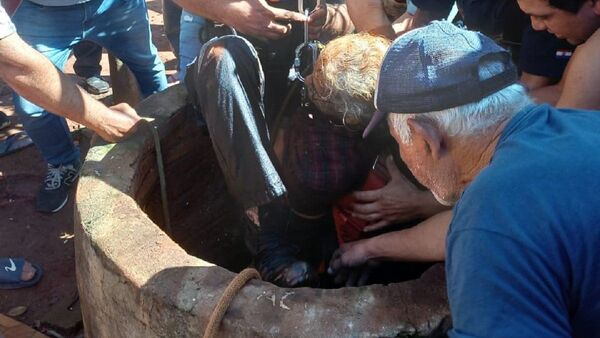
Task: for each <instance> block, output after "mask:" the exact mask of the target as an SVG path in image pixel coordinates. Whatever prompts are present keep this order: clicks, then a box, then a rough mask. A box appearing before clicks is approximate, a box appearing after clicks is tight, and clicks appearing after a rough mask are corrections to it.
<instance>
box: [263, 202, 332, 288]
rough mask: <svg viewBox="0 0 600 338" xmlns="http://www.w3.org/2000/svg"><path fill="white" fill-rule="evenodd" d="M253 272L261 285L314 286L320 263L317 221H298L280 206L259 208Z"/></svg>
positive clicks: (294, 215) (319, 230)
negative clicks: (267, 283)
mask: <svg viewBox="0 0 600 338" xmlns="http://www.w3.org/2000/svg"><path fill="white" fill-rule="evenodd" d="M259 217H260V227H259V231H258V251H257V255H256V262H255V263H256V268H257V269H258V271H259V272H260V274H261V276H262V278H263V279H264V280H265V281H268V282H271V283H273V284H276V285H278V286H282V287H299V286H315V285H316V283H317V282H318V273H317V267H318V265H319V264H320V263H321V262H322V261H323V252H322V251H323V250H322V245H321V241H320V237H321V233H322V229H323V227H324V226H325V227H326V226H327V225H326V224H323V222H322V220H321V219H318V220H309V219H304V218H302V217H299V216H298V215H296V214H295V213H294V212H292V211H291V209H290V208H289V207H288V206H286V205H284V204H281V203H270V204H268V205H265V206H262V207H260V208H259Z"/></svg>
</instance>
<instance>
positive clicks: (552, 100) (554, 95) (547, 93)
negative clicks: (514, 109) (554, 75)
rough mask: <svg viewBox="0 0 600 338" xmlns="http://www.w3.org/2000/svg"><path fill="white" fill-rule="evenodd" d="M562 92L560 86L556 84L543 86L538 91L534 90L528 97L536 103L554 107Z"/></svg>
mask: <svg viewBox="0 0 600 338" xmlns="http://www.w3.org/2000/svg"><path fill="white" fill-rule="evenodd" d="M561 92H562V84H561V83H557V84H554V85H551V86H545V87H541V88H538V89H534V90H532V91H531V92H529V96H531V97H532V98H533V100H534V101H535V102H537V103H548V104H551V105H553V106H554V105H556V103H557V102H558V100H559V98H560V95H561Z"/></svg>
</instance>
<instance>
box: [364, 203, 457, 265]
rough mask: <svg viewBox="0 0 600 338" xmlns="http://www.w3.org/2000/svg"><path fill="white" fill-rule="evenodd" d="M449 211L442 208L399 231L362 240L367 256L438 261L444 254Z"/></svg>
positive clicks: (450, 215) (449, 216)
mask: <svg viewBox="0 0 600 338" xmlns="http://www.w3.org/2000/svg"><path fill="white" fill-rule="evenodd" d="M451 220H452V211H450V210H448V211H444V212H442V213H439V214H437V215H434V216H433V217H431V218H429V219H427V220H425V221H423V222H421V223H419V224H418V225H416V226H414V227H412V228H409V229H406V230H401V231H395V232H389V233H385V234H382V235H379V236H377V237H373V238H370V239H367V240H365V245H366V251H367V253H368V254H367V255H368V257H369V259H383V260H392V261H411V262H437V261H443V260H445V258H446V234H447V233H448V227H449V225H450V221H451Z"/></svg>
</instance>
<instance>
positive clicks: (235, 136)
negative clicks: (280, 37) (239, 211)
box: [185, 35, 286, 208]
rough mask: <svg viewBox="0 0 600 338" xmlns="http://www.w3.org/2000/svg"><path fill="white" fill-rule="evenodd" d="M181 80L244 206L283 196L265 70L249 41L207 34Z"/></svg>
mask: <svg viewBox="0 0 600 338" xmlns="http://www.w3.org/2000/svg"><path fill="white" fill-rule="evenodd" d="M185 83H186V86H187V88H188V92H189V95H190V96H191V100H192V102H193V103H194V104H195V105H196V107H197V108H198V111H199V112H200V113H201V115H202V117H203V119H204V121H205V123H206V126H207V128H208V132H209V134H210V137H211V140H212V144H213V148H214V150H215V154H216V156H217V160H218V162H219V166H220V167H221V170H222V172H223V175H224V177H225V181H226V183H227V186H228V188H229V191H230V192H231V194H232V195H233V196H234V197H235V198H236V199H237V200H238V201H239V202H240V203H241V204H242V206H243V207H244V208H251V207H255V206H260V205H264V204H266V203H268V202H270V201H272V200H274V199H277V198H279V197H281V196H283V195H284V194H285V193H286V187H285V186H284V183H283V181H282V179H281V177H280V176H279V173H278V171H277V168H276V163H277V160H276V157H275V155H274V153H273V149H272V147H271V144H270V135H269V130H268V127H267V121H266V117H265V104H264V93H265V76H264V73H263V70H262V67H261V63H260V61H259V58H258V54H257V52H256V50H255V49H254V47H253V46H252V44H251V43H250V42H248V40H246V39H244V38H242V37H239V36H233V35H228V36H224V37H220V38H215V39H212V40H211V41H209V42H208V43H206V44H204V46H203V47H202V49H201V51H200V55H199V56H198V58H197V60H196V62H194V63H193V64H192V65H191V66H190V68H188V72H187V76H186V78H185ZM267 85H268V83H267Z"/></svg>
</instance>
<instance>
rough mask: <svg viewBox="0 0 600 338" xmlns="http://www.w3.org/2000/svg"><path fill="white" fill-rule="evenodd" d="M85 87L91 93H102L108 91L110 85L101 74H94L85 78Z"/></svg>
mask: <svg viewBox="0 0 600 338" xmlns="http://www.w3.org/2000/svg"><path fill="white" fill-rule="evenodd" d="M83 88H84V89H85V90H86V91H87V92H88V93H90V94H94V95H100V94H104V93H106V92H108V89H110V85H109V84H108V82H106V81H104V80H102V78H101V77H99V76H92V77H88V78H87V79H85V82H84V85H83Z"/></svg>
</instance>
